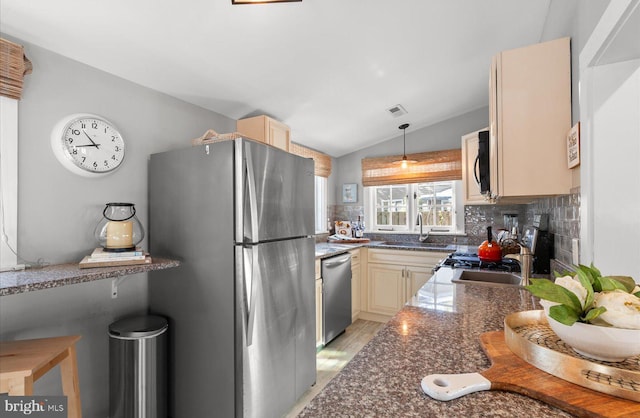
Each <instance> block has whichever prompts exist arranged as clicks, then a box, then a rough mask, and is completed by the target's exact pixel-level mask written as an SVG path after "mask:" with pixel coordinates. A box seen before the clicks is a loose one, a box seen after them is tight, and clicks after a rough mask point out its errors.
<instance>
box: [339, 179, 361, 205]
mask: <svg viewBox="0 0 640 418" xmlns="http://www.w3.org/2000/svg"><path fill="white" fill-rule="evenodd" d="M357 201H358V184H357V183H345V184H343V185H342V203H356V202H357Z"/></svg>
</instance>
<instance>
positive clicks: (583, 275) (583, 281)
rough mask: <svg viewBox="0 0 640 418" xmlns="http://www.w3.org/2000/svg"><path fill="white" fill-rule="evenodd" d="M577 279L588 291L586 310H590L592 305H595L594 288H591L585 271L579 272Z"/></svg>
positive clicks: (585, 303)
mask: <svg viewBox="0 0 640 418" xmlns="http://www.w3.org/2000/svg"><path fill="white" fill-rule="evenodd" d="M577 277H578V280H579V281H580V284H581V285H582V286H583V287H584V288H585V289H587V297H586V298H585V300H584V309H589V308H590V307H591V305H593V286H591V282H590V281H589V277H588V276H587V274H586V273H585V272H584V271H582V270H578V274H577Z"/></svg>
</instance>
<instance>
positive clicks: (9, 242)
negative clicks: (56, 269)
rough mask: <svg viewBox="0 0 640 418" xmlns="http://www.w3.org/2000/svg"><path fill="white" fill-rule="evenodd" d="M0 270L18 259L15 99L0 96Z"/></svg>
mask: <svg viewBox="0 0 640 418" xmlns="http://www.w3.org/2000/svg"><path fill="white" fill-rule="evenodd" d="M0 108H1V109H2V112H0V260H1V263H0V271H4V270H11V269H13V268H14V267H15V266H16V263H17V261H18V258H17V256H16V251H17V235H18V101H17V100H15V99H11V98H8V97H4V96H0Z"/></svg>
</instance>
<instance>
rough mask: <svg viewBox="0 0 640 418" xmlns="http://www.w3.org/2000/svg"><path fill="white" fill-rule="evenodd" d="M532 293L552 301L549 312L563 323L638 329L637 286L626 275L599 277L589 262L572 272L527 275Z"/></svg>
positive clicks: (639, 289)
mask: <svg viewBox="0 0 640 418" xmlns="http://www.w3.org/2000/svg"><path fill="white" fill-rule="evenodd" d="M525 287H526V289H527V290H529V291H530V292H531V293H532V294H533V295H534V296H537V297H539V298H540V299H543V300H546V301H549V302H553V305H552V306H550V308H549V316H550V317H551V318H553V319H555V320H556V321H558V322H560V323H561V324H564V325H569V326H571V325H573V324H574V323H576V322H584V323H589V324H593V325H604V326H612V327H615V328H626V329H635V330H640V287H639V286H638V285H637V284H636V283H635V281H634V280H633V278H631V277H628V276H607V277H603V276H602V275H601V274H600V271H599V270H598V269H597V268H595V267H594V266H593V265H591V267H587V266H583V265H580V266H578V268H577V270H576V273H575V274H573V275H565V276H560V277H557V278H556V280H555V283H554V282H552V281H551V280H547V279H531V284H530V285H528V286H525Z"/></svg>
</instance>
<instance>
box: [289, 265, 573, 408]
mask: <svg viewBox="0 0 640 418" xmlns="http://www.w3.org/2000/svg"><path fill="white" fill-rule="evenodd" d="M452 276H453V274H452V270H451V269H449V268H441V269H440V270H438V272H437V273H436V275H435V276H434V277H433V278H432V279H431V280H430V281H429V282H427V283H426V284H425V285H424V286H423V287H422V288H421V289H420V291H419V292H418V294H417V295H416V296H415V297H414V298H413V299H412V300H411V301H410V302H409V304H407V306H405V307H404V308H403V309H402V310H401V311H400V312H399V313H398V314H397V315H395V316H394V317H393V318H392V319H391V320H390V321H389V322H388V323H387V324H386V325H385V326H384V328H382V329H381V330H380V331H379V332H378V334H377V335H376V336H375V337H374V338H373V339H372V340H371V341H370V342H369V343H368V344H367V345H366V346H365V347H364V348H363V349H362V350H361V351H360V352H359V353H358V354H357V355H356V356H355V357H354V358H353V360H351V362H349V364H347V365H346V366H345V367H344V369H342V371H341V372H340V373H339V374H338V375H337V376H336V377H335V378H334V379H333V380H332V381H331V382H329V383H328V384H327V386H326V387H325V388H324V389H323V391H322V392H320V393H319V394H318V395H317V396H316V397H315V398H314V399H313V400H312V401H311V402H310V403H309V404H308V405H307V407H306V408H305V409H304V410H303V411H302V412H301V413H300V415H299V416H301V417H326V416H387V417H405V416H415V417H431V416H433V417H435V416H439V417H444V416H446V417H455V416H483V417H487V416H493V417H514V416H560V417H563V416H564V417H569V416H571V415H569V414H567V413H565V412H563V411H561V410H559V409H556V408H554V407H551V406H549V405H547V404H544V403H542V402H539V401H536V400H533V399H531V398H528V397H525V396H522V395H518V394H515V393H510V392H503V391H487V392H477V393H472V394H469V395H466V396H463V397H461V398H458V399H454V400H452V401H449V402H440V401H436V400H434V399H431V398H430V397H429V396H427V395H425V394H424V393H423V392H422V389H421V388H420V381H421V379H422V378H423V377H424V376H426V375H429V374H436V373H470V372H479V371H482V370H485V369H488V368H489V367H490V365H491V364H490V362H489V360H488V358H487V356H486V355H485V354H484V352H483V351H482V348H481V346H480V342H479V340H478V337H479V336H480V335H481V334H483V333H485V332H488V331H496V330H501V329H503V320H504V317H505V316H506V315H507V314H509V313H511V312H516V311H525V310H531V309H539V307H538V306H537V304H535V302H534V299H533V298H532V296H531V294H530V293H529V292H527V291H526V290H524V289H522V288H520V287H517V286H509V287H500V286H489V285H478V284H456V283H452V282H451V277H452Z"/></svg>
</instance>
